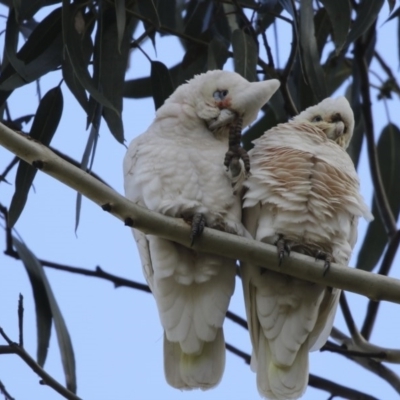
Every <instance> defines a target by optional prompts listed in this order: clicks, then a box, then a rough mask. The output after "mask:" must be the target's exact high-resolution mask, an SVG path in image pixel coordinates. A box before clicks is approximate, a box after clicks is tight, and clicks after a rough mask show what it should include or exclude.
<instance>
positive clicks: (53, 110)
mask: <svg viewBox="0 0 400 400" xmlns="http://www.w3.org/2000/svg"><path fill="white" fill-rule="evenodd" d="M62 109H63V96H62V92H61V89H60V88H59V87H55V88H54V89H51V90H49V91H48V92H47V93H46V94H45V96H44V97H43V99H42V100H41V102H40V104H39V107H38V109H37V111H36V115H35V118H34V120H33V123H32V128H31V131H30V137H31V138H32V139H36V140H38V141H39V142H41V143H42V144H44V145H45V146H48V145H49V144H50V142H51V139H52V138H53V136H54V133H55V132H56V130H57V127H58V123H59V122H60V119H61V114H62ZM36 171H37V170H36V168H34V167H32V166H31V165H29V164H28V163H26V162H25V161H23V160H21V161H20V162H19V165H18V169H17V174H16V178H15V192H14V195H13V197H12V199H11V205H10V209H9V213H8V223H9V225H10V226H11V227H12V226H14V225H15V223H16V222H17V221H18V218H19V217H20V215H21V213H22V211H23V209H24V207H25V204H26V201H27V199H28V193H29V190H30V188H31V186H32V182H33V180H34V178H35V175H36Z"/></svg>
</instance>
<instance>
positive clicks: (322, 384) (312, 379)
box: [225, 343, 378, 400]
mask: <svg viewBox="0 0 400 400" xmlns="http://www.w3.org/2000/svg"><path fill="white" fill-rule="evenodd" d="M225 347H226V349H227V350H228V351H230V352H231V353H232V354H235V355H236V356H238V357H240V358H242V359H243V361H244V362H245V363H246V364H248V365H250V359H251V357H250V354H247V353H246V352H244V351H242V350H239V349H238V348H237V347H235V346H232V345H231V344H229V343H226V344H225ZM308 386H311V387H314V388H316V389H320V390H324V391H326V392H329V393H330V394H331V397H336V396H340V397H343V398H345V399H348V400H378V399H377V398H376V397H373V396H370V395H369V394H366V393H363V392H359V391H358V390H355V389H350V388H348V387H346V386H343V385H339V384H337V383H335V382H332V381H330V380H328V379H325V378H321V377H319V376H316V375H313V374H309V375H308Z"/></svg>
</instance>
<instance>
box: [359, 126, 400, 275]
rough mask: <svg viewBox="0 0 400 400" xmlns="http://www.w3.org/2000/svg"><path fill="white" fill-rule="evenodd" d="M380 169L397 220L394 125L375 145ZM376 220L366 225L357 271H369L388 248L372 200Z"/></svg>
mask: <svg viewBox="0 0 400 400" xmlns="http://www.w3.org/2000/svg"><path fill="white" fill-rule="evenodd" d="M377 151H378V160H379V168H380V171H381V176H382V183H383V187H384V189H385V193H386V196H387V199H388V201H389V205H390V208H391V210H392V213H393V216H394V218H395V219H396V220H397V219H398V216H399V211H400V185H399V182H400V129H399V128H398V127H397V126H396V125H394V124H390V123H389V124H388V125H386V127H385V128H383V130H382V133H381V136H380V138H379V141H378V146H377ZM372 214H373V215H374V217H375V219H374V220H373V221H372V222H371V223H370V224H369V226H368V229H367V233H366V235H365V239H364V242H363V244H362V247H361V250H360V253H359V254H358V259H357V268H359V269H363V270H366V271H372V270H373V269H374V268H375V267H376V264H377V263H378V261H379V259H380V258H381V256H382V254H383V251H384V249H385V247H386V245H387V235H386V231H385V228H384V225H383V223H382V220H381V217H380V214H379V211H378V206H377V204H376V201H375V199H374V200H373V202H372Z"/></svg>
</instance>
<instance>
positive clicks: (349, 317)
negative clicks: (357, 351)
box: [339, 291, 358, 337]
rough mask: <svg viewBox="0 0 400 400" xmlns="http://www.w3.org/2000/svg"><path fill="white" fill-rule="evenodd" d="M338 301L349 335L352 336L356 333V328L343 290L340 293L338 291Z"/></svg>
mask: <svg viewBox="0 0 400 400" xmlns="http://www.w3.org/2000/svg"><path fill="white" fill-rule="evenodd" d="M339 301H340V308H341V310H342V313H343V316H344V320H345V321H346V325H347V329H348V330H349V332H350V335H351V336H352V337H354V336H356V335H357V333H358V329H357V327H356V324H355V322H354V319H353V316H352V315H351V311H350V307H349V305H348V303H347V299H346V295H345V293H344V292H343V291H342V293H340V300H339Z"/></svg>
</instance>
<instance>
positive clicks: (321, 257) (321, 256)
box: [315, 250, 334, 276]
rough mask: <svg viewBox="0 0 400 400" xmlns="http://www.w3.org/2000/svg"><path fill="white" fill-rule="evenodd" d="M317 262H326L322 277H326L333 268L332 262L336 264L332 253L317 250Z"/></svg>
mask: <svg viewBox="0 0 400 400" xmlns="http://www.w3.org/2000/svg"><path fill="white" fill-rule="evenodd" d="M317 260H324V261H325V263H324V269H323V272H322V276H325V275H326V274H327V273H328V271H329V268H330V267H331V262H334V259H333V256H332V254H330V253H325V252H323V251H321V250H317V252H316V254H315V261H317Z"/></svg>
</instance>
